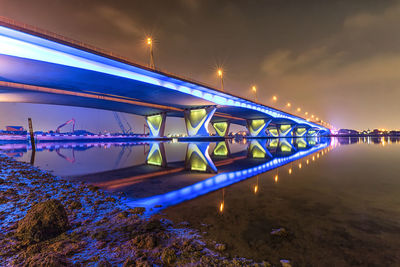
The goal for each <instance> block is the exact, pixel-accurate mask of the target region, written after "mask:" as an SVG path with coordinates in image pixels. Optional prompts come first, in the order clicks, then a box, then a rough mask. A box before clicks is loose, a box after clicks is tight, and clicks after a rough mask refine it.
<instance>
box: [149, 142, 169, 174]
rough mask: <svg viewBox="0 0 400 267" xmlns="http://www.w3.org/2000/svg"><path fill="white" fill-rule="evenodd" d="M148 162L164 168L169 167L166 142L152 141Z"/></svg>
mask: <svg viewBox="0 0 400 267" xmlns="http://www.w3.org/2000/svg"><path fill="white" fill-rule="evenodd" d="M146 164H149V165H155V166H160V167H163V168H165V167H167V157H166V154H165V148H164V143H151V145H150V150H149V153H148V154H147V157H146Z"/></svg>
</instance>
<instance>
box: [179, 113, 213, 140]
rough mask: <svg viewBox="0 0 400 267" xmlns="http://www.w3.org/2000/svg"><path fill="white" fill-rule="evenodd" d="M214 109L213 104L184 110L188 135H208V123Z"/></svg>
mask: <svg viewBox="0 0 400 267" xmlns="http://www.w3.org/2000/svg"><path fill="white" fill-rule="evenodd" d="M215 110H216V107H214V106H211V107H206V108H201V109H187V110H185V111H184V115H185V125H186V130H187V134H188V136H210V133H209V132H208V124H209V123H210V120H211V118H212V116H213V115H214V113H215Z"/></svg>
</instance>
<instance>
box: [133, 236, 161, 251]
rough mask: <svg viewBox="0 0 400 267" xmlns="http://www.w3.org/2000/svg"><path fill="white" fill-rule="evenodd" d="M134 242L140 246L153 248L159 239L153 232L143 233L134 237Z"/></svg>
mask: <svg viewBox="0 0 400 267" xmlns="http://www.w3.org/2000/svg"><path fill="white" fill-rule="evenodd" d="M132 243H133V244H135V245H136V246H137V247H138V248H142V249H153V248H154V247H155V246H156V245H157V239H156V237H155V236H154V235H152V234H143V235H138V236H136V237H135V238H134V239H132Z"/></svg>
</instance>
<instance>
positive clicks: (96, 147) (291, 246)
mask: <svg viewBox="0 0 400 267" xmlns="http://www.w3.org/2000/svg"><path fill="white" fill-rule="evenodd" d="M399 143H400V140H399V139H398V138H390V137H376V138H373V137H365V138H354V137H350V138H349V137H343V138H334V139H315V138H314V139H308V140H306V139H300V138H299V139H270V140H266V139H264V140H244V141H241V142H239V143H237V142H234V141H233V142H232V141H229V142H216V143H215V142H211V143H147V144H143V143H105V144H98V143H93V144H86V143H57V144H50V143H43V144H39V147H38V152H37V153H36V159H35V165H37V166H40V167H41V168H43V169H47V170H52V171H53V172H54V174H56V175H60V176H64V177H67V178H70V179H78V180H84V181H87V182H90V183H93V184H95V185H97V186H100V187H103V188H105V189H107V190H111V191H122V192H125V193H126V194H127V196H128V197H129V199H131V200H132V202H131V204H132V205H142V206H146V207H148V208H151V211H152V212H153V213H155V212H159V211H161V210H163V211H162V213H161V214H162V215H159V216H166V217H167V218H169V219H173V220H176V221H188V222H190V223H191V224H192V225H193V227H195V228H198V229H199V230H201V231H203V232H206V235H209V236H210V237H211V238H213V239H216V240H218V241H219V242H223V243H226V244H227V245H228V253H230V254H231V255H232V256H233V255H239V256H244V257H249V258H254V259H257V260H270V261H272V262H273V263H275V264H278V263H279V259H282V258H287V259H290V260H292V261H293V262H294V263H295V265H298V266H304V265H312V266H347V265H368V264H369V265H371V266H374V265H376V266H382V265H385V266H391V265H393V266H395V265H396V264H397V263H399V262H400V255H399V253H398V247H400V224H399V222H400V208H399V207H400V198H399V195H400V179H399V176H398V173H400V165H399V164H398V157H399V156H398V155H399V152H400V146H399V145H398V144H399ZM0 150H1V151H2V153H6V154H8V155H10V156H15V157H16V158H18V160H22V161H26V162H29V161H30V156H31V151H30V150H29V147H27V146H26V145H25V144H1V145H0ZM268 164H269V165H268ZM149 210H150V209H149ZM277 228H285V230H286V231H287V235H285V236H284V237H283V238H277V237H274V236H272V235H271V234H270V232H272V231H273V229H277Z"/></svg>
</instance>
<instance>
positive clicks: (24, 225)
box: [16, 199, 69, 244]
mask: <svg viewBox="0 0 400 267" xmlns="http://www.w3.org/2000/svg"><path fill="white" fill-rule="evenodd" d="M68 228H69V222H68V216H67V213H66V211H65V209H64V206H63V205H62V204H61V202H60V201H58V200H55V199H52V200H47V201H45V202H41V203H38V204H36V205H34V206H33V207H32V208H31V209H30V210H29V211H28V213H27V214H26V216H25V217H24V218H23V219H22V220H20V221H19V222H18V228H17V231H16V236H17V237H18V238H19V239H20V240H22V241H24V243H26V244H31V243H37V242H40V241H43V240H47V239H50V238H53V237H56V236H58V235H59V234H61V233H63V232H65V231H66V230H67V229H68Z"/></svg>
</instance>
